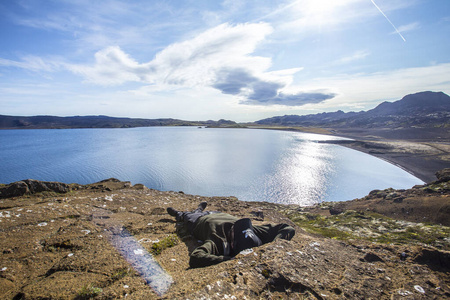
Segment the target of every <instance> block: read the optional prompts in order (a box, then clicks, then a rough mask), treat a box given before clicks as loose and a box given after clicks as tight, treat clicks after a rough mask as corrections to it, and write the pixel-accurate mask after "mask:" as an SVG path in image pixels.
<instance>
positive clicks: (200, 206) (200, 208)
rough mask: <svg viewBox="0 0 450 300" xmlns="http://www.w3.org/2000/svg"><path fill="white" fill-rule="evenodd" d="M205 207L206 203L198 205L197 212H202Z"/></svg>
mask: <svg viewBox="0 0 450 300" xmlns="http://www.w3.org/2000/svg"><path fill="white" fill-rule="evenodd" d="M207 205H208V203H207V202H202V203H200V204H199V205H198V208H197V210H199V211H203V210H204V209H205V208H206V206H207Z"/></svg>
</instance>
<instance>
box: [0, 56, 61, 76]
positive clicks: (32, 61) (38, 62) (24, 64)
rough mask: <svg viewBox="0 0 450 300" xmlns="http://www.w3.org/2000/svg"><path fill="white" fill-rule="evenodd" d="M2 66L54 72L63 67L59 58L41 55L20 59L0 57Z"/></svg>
mask: <svg viewBox="0 0 450 300" xmlns="http://www.w3.org/2000/svg"><path fill="white" fill-rule="evenodd" d="M0 66H4V67H15V68H20V69H25V70H28V71H33V72H40V71H44V72H53V71H56V70H58V69H60V67H61V63H60V62H58V61H57V60H52V59H43V58H41V57H39V56H34V55H27V56H24V57H22V59H21V60H20V61H15V60H10V59H4V58H0Z"/></svg>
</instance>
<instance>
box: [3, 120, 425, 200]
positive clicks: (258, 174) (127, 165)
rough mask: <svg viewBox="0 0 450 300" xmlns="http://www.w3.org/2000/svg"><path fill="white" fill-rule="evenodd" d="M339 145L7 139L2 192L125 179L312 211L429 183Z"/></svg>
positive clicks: (249, 139) (135, 137)
mask: <svg viewBox="0 0 450 300" xmlns="http://www.w3.org/2000/svg"><path fill="white" fill-rule="evenodd" d="M330 139H339V138H336V137H331V136H324V135H316V134H306V133H296V132H285V131H272V130H258V129H214V128H202V129H199V128H197V127H147V128H130V129H59V130H58V129H55V130H52V129H45V130H0V183H10V182H14V181H19V180H23V179H29V178H31V179H38V180H44V181H60V182H66V183H80V184H87V183H93V182H97V181H100V180H103V179H107V178H111V177H115V178H118V179H120V180H123V181H131V183H132V184H136V183H142V184H144V185H145V186H147V187H149V188H154V189H158V190H162V191H169V190H171V191H183V192H185V193H188V194H195V195H203V196H236V197H238V198H239V199H240V200H244V201H269V202H277V203H295V204H300V205H310V204H313V203H317V202H321V201H342V200H351V199H354V198H358V197H363V196H365V195H367V194H368V193H369V192H370V191H371V190H373V189H385V188H388V187H393V188H410V187H412V186H414V185H416V184H422V183H423V182H422V181H421V180H419V179H418V178H416V177H414V176H412V175H411V174H409V173H407V172H405V171H404V170H402V169H400V168H398V167H395V166H393V165H391V164H389V163H387V162H385V161H383V160H380V159H378V158H375V157H373V156H370V155H367V154H364V153H361V152H358V151H355V150H351V149H348V148H345V147H342V146H339V145H333V144H323V143H318V141H320V140H330Z"/></svg>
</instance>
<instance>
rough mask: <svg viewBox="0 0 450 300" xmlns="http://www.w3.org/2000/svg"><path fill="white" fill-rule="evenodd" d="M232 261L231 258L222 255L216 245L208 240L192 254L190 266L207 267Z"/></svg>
mask: <svg viewBox="0 0 450 300" xmlns="http://www.w3.org/2000/svg"><path fill="white" fill-rule="evenodd" d="M230 259H231V257H230V256H224V255H220V254H219V250H218V249H217V246H216V244H214V242H213V241H211V240H208V241H205V243H204V244H203V245H201V246H199V247H197V248H196V249H195V250H194V251H193V252H192V253H191V257H190V259H189V266H190V267H191V268H201V267H207V266H211V265H215V264H218V263H221V262H223V261H226V260H230Z"/></svg>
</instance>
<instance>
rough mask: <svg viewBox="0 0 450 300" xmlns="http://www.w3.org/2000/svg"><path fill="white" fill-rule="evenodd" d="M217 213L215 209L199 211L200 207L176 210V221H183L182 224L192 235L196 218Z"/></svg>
mask: <svg viewBox="0 0 450 300" xmlns="http://www.w3.org/2000/svg"><path fill="white" fill-rule="evenodd" d="M214 213H218V212H217V211H201V210H200V209H196V210H194V211H192V212H191V211H185V212H181V211H180V212H178V215H177V217H176V218H177V221H178V222H183V223H184V226H186V228H187V231H188V233H189V234H191V235H193V233H194V228H195V225H197V221H198V219H200V218H201V217H203V216H206V215H209V214H214Z"/></svg>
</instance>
